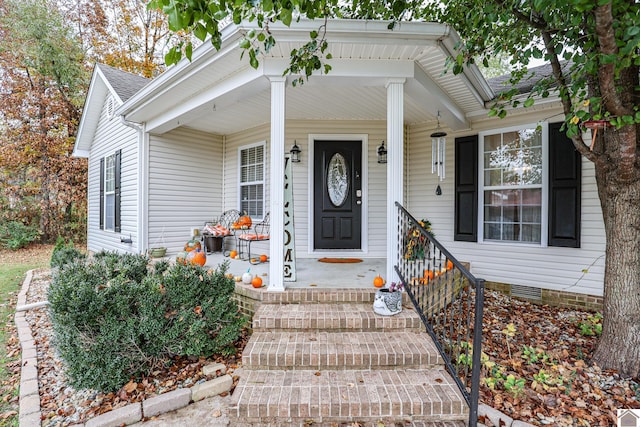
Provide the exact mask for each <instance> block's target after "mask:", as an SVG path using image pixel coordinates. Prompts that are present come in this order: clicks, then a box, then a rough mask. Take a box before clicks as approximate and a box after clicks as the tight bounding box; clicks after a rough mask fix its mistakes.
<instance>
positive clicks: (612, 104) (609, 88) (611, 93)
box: [594, 3, 632, 117]
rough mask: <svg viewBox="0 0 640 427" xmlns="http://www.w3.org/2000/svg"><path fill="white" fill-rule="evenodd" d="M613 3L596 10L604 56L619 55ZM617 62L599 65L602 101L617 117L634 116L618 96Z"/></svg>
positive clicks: (597, 32)
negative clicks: (614, 26)
mask: <svg viewBox="0 0 640 427" xmlns="http://www.w3.org/2000/svg"><path fill="white" fill-rule="evenodd" d="M611 7H612V6H611V3H607V4H605V5H603V6H598V7H596V8H595V9H594V16H595V20H596V34H597V36H598V42H599V45H600V46H599V50H600V53H602V54H603V55H617V54H618V46H617V44H616V37H615V34H614V30H613V13H612V10H611ZM615 64H616V63H615V61H610V62H608V63H606V64H604V63H602V61H600V64H599V65H598V79H599V80H600V88H601V94H602V101H603V102H604V105H605V108H606V109H607V110H608V111H609V112H611V113H612V114H614V115H616V116H619V117H620V116H626V115H630V114H632V113H631V111H629V109H627V108H625V106H624V103H623V102H622V100H621V99H620V97H619V96H618V91H617V89H616V83H615Z"/></svg>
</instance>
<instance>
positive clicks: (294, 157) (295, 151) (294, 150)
mask: <svg viewBox="0 0 640 427" xmlns="http://www.w3.org/2000/svg"><path fill="white" fill-rule="evenodd" d="M301 151H302V150H300V147H298V142H297V141H295V140H294V141H293V147H291V150H290V151H289V153H291V161H292V162H293V163H300V152H301Z"/></svg>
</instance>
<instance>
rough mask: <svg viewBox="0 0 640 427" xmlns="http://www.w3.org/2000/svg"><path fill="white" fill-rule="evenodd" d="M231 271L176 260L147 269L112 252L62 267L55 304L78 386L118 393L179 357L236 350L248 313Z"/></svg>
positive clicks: (57, 330)
mask: <svg viewBox="0 0 640 427" xmlns="http://www.w3.org/2000/svg"><path fill="white" fill-rule="evenodd" d="M142 260H144V261H145V263H144V264H143V263H142ZM142 265H144V274H140V273H141V271H142V267H141V266H142ZM225 271H226V266H223V267H222V268H221V269H219V271H217V272H213V273H209V272H207V271H206V270H205V269H203V268H200V267H191V266H183V265H176V266H172V267H169V268H168V269H166V271H165V272H164V274H162V273H158V271H157V270H156V271H149V273H147V265H146V258H144V257H142V256H138V255H117V254H113V253H102V254H99V255H97V256H96V257H95V259H94V260H93V261H91V262H86V263H80V264H69V265H67V266H66V267H65V268H63V269H61V270H60V271H59V273H58V274H57V275H56V276H55V278H54V280H53V282H52V284H51V287H50V289H49V304H50V310H51V316H52V322H53V327H54V334H55V344H56V347H57V350H58V351H59V352H60V355H61V356H62V359H63V360H64V363H65V367H66V369H67V374H68V376H69V378H70V380H71V382H72V384H73V385H75V386H77V387H80V388H94V389H97V390H101V391H114V390H117V389H119V388H120V387H122V386H123V385H124V384H125V383H126V382H128V381H129V379H130V378H131V377H139V376H140V375H143V374H147V373H149V372H150V371H151V370H152V369H153V367H154V366H156V364H157V363H160V362H167V361H169V360H170V358H171V357H173V356H187V355H189V356H205V357H208V356H211V355H212V354H220V353H222V354H224V353H229V352H233V351H235V349H234V348H233V343H234V341H235V340H236V339H237V338H238V337H239V335H240V332H241V328H242V326H243V323H244V319H243V318H242V317H241V316H240V315H239V313H238V308H237V305H236V303H235V301H234V300H233V299H232V295H233V292H234V283H233V281H232V280H231V279H227V278H225V277H224V273H225Z"/></svg>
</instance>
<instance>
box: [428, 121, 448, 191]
mask: <svg viewBox="0 0 640 427" xmlns="http://www.w3.org/2000/svg"><path fill="white" fill-rule="evenodd" d="M437 121H438V124H437V126H436V130H435V132H433V133H432V134H431V160H432V162H431V173H437V174H438V178H439V179H440V182H442V181H444V177H445V164H446V162H445V153H446V143H447V138H446V137H447V133H446V132H444V131H443V130H442V129H441V128H440V111H438V115H437ZM436 194H437V195H438V196H439V195H441V194H442V189H441V188H440V184H438V187H437V188H436Z"/></svg>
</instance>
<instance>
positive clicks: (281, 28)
mask: <svg viewBox="0 0 640 427" xmlns="http://www.w3.org/2000/svg"><path fill="white" fill-rule="evenodd" d="M390 22H391V21H378V20H376V21H366V20H356V19H329V20H328V21H327V26H326V28H327V39H328V40H329V43H331V42H336V41H344V42H351V43H358V42H362V43H366V44H375V43H377V42H379V41H380V42H381V41H383V40H389V41H391V42H393V43H394V44H405V45H414V44H415V42H421V43H420V44H424V42H426V41H432V42H435V41H437V40H440V39H441V38H443V37H446V36H447V35H448V34H449V32H450V31H451V30H450V27H449V26H447V25H445V24H439V23H434V22H398V23H396V25H395V27H394V29H393V30H389V29H388V25H389V23H390ZM322 24H324V21H323V20H308V19H306V20H300V21H298V22H294V23H292V24H291V27H287V26H286V25H284V24H282V23H281V22H276V23H273V24H271V25H270V26H269V30H270V31H271V33H272V34H273V35H274V37H275V38H276V40H283V41H287V40H303V41H308V40H309V32H311V31H317V30H318V28H319V27H320V25H322ZM243 25H245V26H246V28H247V29H249V28H257V26H255V25H251V24H243ZM385 44H386V43H385Z"/></svg>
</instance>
